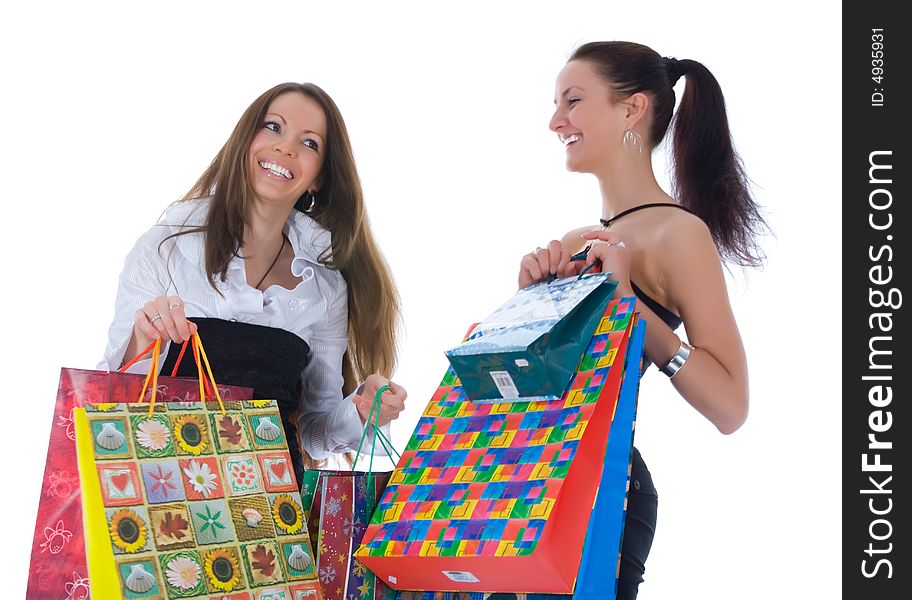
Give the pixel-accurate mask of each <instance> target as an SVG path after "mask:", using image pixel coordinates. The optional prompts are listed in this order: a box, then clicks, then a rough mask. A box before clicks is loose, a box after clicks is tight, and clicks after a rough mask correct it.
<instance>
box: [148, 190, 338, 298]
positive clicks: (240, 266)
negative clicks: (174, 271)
mask: <svg viewBox="0 0 912 600" xmlns="http://www.w3.org/2000/svg"><path fill="white" fill-rule="evenodd" d="M208 210H209V199H208V198H204V199H201V200H189V201H186V202H177V203H175V204H172V205H171V206H169V207H168V208H167V210H166V211H165V212H164V214H163V215H162V217H161V219H159V222H158V224H159V225H160V226H166V227H170V229H171V233H179V232H182V231H186V230H187V229H192V228H194V227H199V226H201V225H203V224H204V223H205V222H206V215H207V213H208ZM283 230H284V232H285V235H286V236H288V241H289V242H290V243H291V247H292V249H293V250H294V253H295V257H294V258H293V259H292V261H291V273H292V274H293V275H294V276H295V277H302V278H303V279H304V280H307V279H310V278H311V277H313V267H315V266H322V263H321V262H320V257H321V256H325V258H326V259H329V258H330V257H331V256H332V254H331V252H332V235H331V234H330V232H329V231H328V230H327V229H325V228H324V227H323V226H322V225H320V224H319V223H317V222H316V221H314V220H313V219H312V218H311V217H309V216H308V215H306V214H304V213H302V212H301V211H299V210H296V209H293V210H292V211H291V214H289V215H288V220H287V221H286V222H285V227H284V228H283ZM174 241H175V245H176V246H177V248H178V250H179V251H180V252H181V254H183V255H184V256H185V257H186V258H188V259H190V260H192V261H194V262H195V263H196V264H198V265H200V266H201V267H202V266H203V265H205V246H204V245H203V243H202V234H200V233H193V234H188V235H179V236H177V237H175V238H174ZM235 279H237V282H238V283H246V275H245V270H244V262H243V259H242V258H240V257H235V258H233V259H232V260H231V262H230V263H229V264H228V280H229V281H234V280H235Z"/></svg>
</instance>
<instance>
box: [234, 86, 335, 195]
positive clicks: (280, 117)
mask: <svg viewBox="0 0 912 600" xmlns="http://www.w3.org/2000/svg"><path fill="white" fill-rule="evenodd" d="M325 147H326V115H325V114H324V112H323V109H322V108H321V107H320V105H319V104H318V103H317V102H316V101H315V100H313V99H311V98H309V97H307V96H305V95H304V94H301V93H298V92H287V93H284V94H281V95H280V96H277V97H276V98H275V99H274V100H273V101H272V103H271V104H270V105H269V108H268V109H267V110H266V115H265V117H264V118H263V122H262V123H261V125H260V127H259V129H258V130H257V133H256V134H255V135H254V137H253V140H252V141H251V142H250V148H249V149H248V151H247V169H248V175H249V178H250V184H251V186H252V187H253V191H254V193H255V194H256V196H257V198H258V199H259V200H260V201H261V202H268V203H278V204H282V205H285V206H289V207H291V206H294V204H295V202H296V201H297V200H298V198H300V197H301V195H302V194H303V193H304V192H305V191H307V190H310V191H316V190H317V189H318V188H319V186H320V178H319V175H320V170H321V168H322V167H323V157H324V152H325Z"/></svg>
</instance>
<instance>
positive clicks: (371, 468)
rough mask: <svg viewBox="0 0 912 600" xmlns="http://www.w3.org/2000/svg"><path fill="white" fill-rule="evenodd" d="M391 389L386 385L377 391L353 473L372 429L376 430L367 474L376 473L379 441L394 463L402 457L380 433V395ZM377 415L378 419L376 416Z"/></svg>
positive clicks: (356, 453)
mask: <svg viewBox="0 0 912 600" xmlns="http://www.w3.org/2000/svg"><path fill="white" fill-rule="evenodd" d="M389 389H390V386H388V385H384V386H381V387H380V389H378V390H377V393H376V394H375V395H374V403H373V404H372V405H371V411H370V414H368V415H367V423H366V424H365V426H364V431H362V432H361V440H360V441H359V442H358V449H357V450H356V451H355V460H354V461H352V468H351V470H352V472H354V470H355V467H356V466H357V465H358V457H359V456H360V455H361V446H362V445H363V444H364V438H365V437H366V436H367V430H368V429H370V428H371V427H373V428H374V437H373V440H372V441H371V453H370V462H369V463H368V466H367V472H368V473H373V472H374V450H376V448H377V440H378V439H379V440H380V445H381V446H382V447H383V450H384V452H386V455H387V456H388V457H389V459H390V460H391V461H393V462H396V460H398V459H399V458H401V456H400V455H399V453H398V452H396V449H395V448H393V444H392V442H390V441H389V439H388V438H387V437H386V436H385V435H383V432H382V431H380V395H381V394H383V392H386V391H388V390H389ZM375 414H376V417H375V416H374V415H375ZM371 419H374V422H373V423H372V422H371ZM393 454H395V455H396V458H393Z"/></svg>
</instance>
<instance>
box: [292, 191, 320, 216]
mask: <svg viewBox="0 0 912 600" xmlns="http://www.w3.org/2000/svg"><path fill="white" fill-rule="evenodd" d="M316 201H317V196H316V194H314V193H313V192H311V191H310V190H305V191H304V193H303V194H301V197H300V198H298V201H297V202H295V208H297V209H298V210H299V211H301V212H309V211H310V210H311V209H312V208H313V206H314V204H315V203H316Z"/></svg>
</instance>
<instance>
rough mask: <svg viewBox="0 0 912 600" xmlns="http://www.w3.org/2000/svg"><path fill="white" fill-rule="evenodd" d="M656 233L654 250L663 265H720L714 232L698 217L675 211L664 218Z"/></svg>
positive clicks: (678, 266) (677, 266)
mask: <svg viewBox="0 0 912 600" xmlns="http://www.w3.org/2000/svg"><path fill="white" fill-rule="evenodd" d="M655 232H656V237H655V244H654V245H653V248H654V250H655V251H656V252H657V254H658V255H659V258H660V262H661V263H662V264H665V265H671V266H673V267H676V268H680V267H681V266H682V264H690V263H693V262H694V261H697V262H700V263H701V262H703V261H707V260H708V261H710V262H714V263H718V262H719V255H718V253H717V252H716V246H715V243H714V242H713V238H712V233H710V231H709V227H707V226H706V223H704V222H703V220H702V219H700V218H699V217H697V216H696V215H693V214H691V213H688V212H685V211H683V210H681V211H675V212H674V213H672V214H669V215H667V216H666V218H664V219H662V222H661V225H660V227H657V228H656V229H655Z"/></svg>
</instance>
